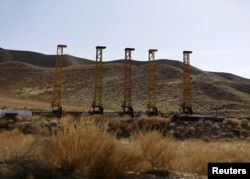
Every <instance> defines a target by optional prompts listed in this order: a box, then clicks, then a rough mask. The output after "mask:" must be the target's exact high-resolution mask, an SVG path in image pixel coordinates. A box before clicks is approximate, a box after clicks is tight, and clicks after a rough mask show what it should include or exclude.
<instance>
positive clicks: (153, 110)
mask: <svg viewBox="0 0 250 179" xmlns="http://www.w3.org/2000/svg"><path fill="white" fill-rule="evenodd" d="M157 51H158V50H157V49H149V50H148V104H147V108H148V111H147V114H148V115H149V116H157V115H158V109H157V107H156V91H155V85H156V84H155V62H154V61H155V52H157Z"/></svg>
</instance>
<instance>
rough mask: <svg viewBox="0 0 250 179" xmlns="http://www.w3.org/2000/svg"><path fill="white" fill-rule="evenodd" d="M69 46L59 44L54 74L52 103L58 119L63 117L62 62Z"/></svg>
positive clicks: (53, 111)
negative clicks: (65, 49) (64, 49)
mask: <svg viewBox="0 0 250 179" xmlns="http://www.w3.org/2000/svg"><path fill="white" fill-rule="evenodd" d="M66 47H67V45H62V44H59V45H57V55H56V65H55V73H54V90H53V99H52V102H51V108H52V113H53V114H55V115H56V116H57V117H58V118H61V116H62V106H61V91H62V89H61V86H62V61H63V48H66Z"/></svg>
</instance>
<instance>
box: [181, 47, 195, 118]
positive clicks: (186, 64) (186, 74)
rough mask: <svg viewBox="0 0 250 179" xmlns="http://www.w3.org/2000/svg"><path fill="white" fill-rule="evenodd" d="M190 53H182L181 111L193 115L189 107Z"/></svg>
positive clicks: (190, 106)
mask: <svg viewBox="0 0 250 179" xmlns="http://www.w3.org/2000/svg"><path fill="white" fill-rule="evenodd" d="M190 53H192V51H183V85H182V88H183V100H182V110H183V112H184V113H186V114H193V110H192V105H191V85H190V60H189V54H190Z"/></svg>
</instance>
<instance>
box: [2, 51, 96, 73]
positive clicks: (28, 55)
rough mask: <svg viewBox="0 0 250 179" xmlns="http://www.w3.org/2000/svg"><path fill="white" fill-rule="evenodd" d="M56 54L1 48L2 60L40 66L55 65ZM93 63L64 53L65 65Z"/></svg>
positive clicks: (51, 66)
mask: <svg viewBox="0 0 250 179" xmlns="http://www.w3.org/2000/svg"><path fill="white" fill-rule="evenodd" d="M55 58H56V55H45V54H41V53H36V52H29V51H20V50H7V49H3V48H0V62H10V61H18V62H25V63H29V64H32V65H35V66H39V67H49V68H53V67H54V66H55ZM89 63H90V64H91V63H93V61H91V60H87V59H82V58H78V57H74V56H71V55H64V61H63V67H68V66H74V65H81V64H89Z"/></svg>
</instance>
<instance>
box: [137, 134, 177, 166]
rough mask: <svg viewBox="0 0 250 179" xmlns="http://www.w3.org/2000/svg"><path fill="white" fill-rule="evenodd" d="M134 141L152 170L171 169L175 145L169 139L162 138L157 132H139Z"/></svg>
mask: <svg viewBox="0 0 250 179" xmlns="http://www.w3.org/2000/svg"><path fill="white" fill-rule="evenodd" d="M135 141H136V142H138V144H139V146H140V147H141V150H142V154H143V156H144V158H145V159H146V161H147V162H148V163H149V164H150V166H151V169H152V170H156V169H157V170H166V169H167V170H169V169H172V162H173V160H174V158H175V156H176V150H175V148H176V145H175V143H174V142H173V141H172V140H171V138H170V137H168V138H167V137H165V138H164V137H163V136H162V134H161V133H159V132H158V131H150V132H145V131H144V132H140V133H139V134H136V135H135Z"/></svg>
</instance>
